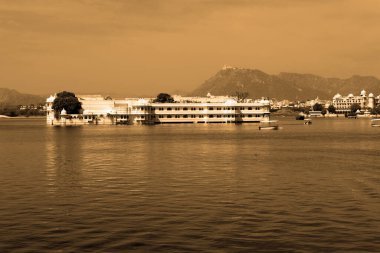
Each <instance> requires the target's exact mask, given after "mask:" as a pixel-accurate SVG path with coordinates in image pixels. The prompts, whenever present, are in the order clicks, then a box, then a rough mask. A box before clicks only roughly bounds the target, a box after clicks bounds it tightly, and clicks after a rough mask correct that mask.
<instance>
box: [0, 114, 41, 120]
mask: <svg viewBox="0 0 380 253" xmlns="http://www.w3.org/2000/svg"><path fill="white" fill-rule="evenodd" d="M28 118H33V119H39V118H41V119H42V118H46V116H14V117H10V116H7V115H0V119H28Z"/></svg>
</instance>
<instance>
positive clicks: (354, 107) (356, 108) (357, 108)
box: [351, 103, 362, 113]
mask: <svg viewBox="0 0 380 253" xmlns="http://www.w3.org/2000/svg"><path fill="white" fill-rule="evenodd" d="M360 109H362V108H361V106H360V105H359V104H357V103H353V104H352V105H351V112H352V113H356V111H357V110H359V111H360Z"/></svg>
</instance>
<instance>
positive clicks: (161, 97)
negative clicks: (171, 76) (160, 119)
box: [153, 93, 174, 103]
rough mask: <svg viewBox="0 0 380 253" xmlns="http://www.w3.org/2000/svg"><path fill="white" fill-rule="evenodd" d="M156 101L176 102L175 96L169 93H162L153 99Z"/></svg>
mask: <svg viewBox="0 0 380 253" xmlns="http://www.w3.org/2000/svg"><path fill="white" fill-rule="evenodd" d="M153 102H154V103H174V98H173V97H172V96H170V95H169V94H167V93H160V94H158V95H157V98H156V99H155V100H154V101H153Z"/></svg>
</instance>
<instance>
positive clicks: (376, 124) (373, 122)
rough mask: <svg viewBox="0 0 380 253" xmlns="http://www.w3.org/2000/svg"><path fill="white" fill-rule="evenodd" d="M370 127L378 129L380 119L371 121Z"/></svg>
mask: <svg viewBox="0 0 380 253" xmlns="http://www.w3.org/2000/svg"><path fill="white" fill-rule="evenodd" d="M371 126H372V127H380V119H371Z"/></svg>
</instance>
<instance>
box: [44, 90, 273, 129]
mask: <svg viewBox="0 0 380 253" xmlns="http://www.w3.org/2000/svg"><path fill="white" fill-rule="evenodd" d="M77 97H78V100H79V102H81V103H82V109H83V112H82V113H81V114H67V113H66V111H65V110H62V111H61V112H60V114H59V115H58V118H56V115H55V113H54V110H53V109H52V105H53V102H54V99H55V96H50V97H49V98H47V100H46V107H47V124H48V125H58V126H59V125H88V124H96V125H98V124H105V125H118V124H159V123H245V122H261V121H263V120H268V119H269V115H270V112H269V109H270V105H269V101H268V100H266V99H261V100H251V99H246V100H244V102H238V101H237V99H236V98H234V97H226V96H211V95H210V94H208V95H207V97H181V96H173V98H174V102H173V103H155V102H153V101H154V99H151V98H140V99H137V98H126V99H111V98H104V97H103V96H100V95H89V96H77Z"/></svg>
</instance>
